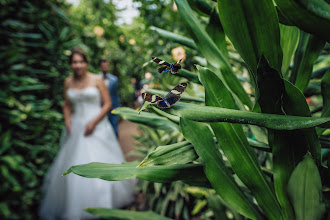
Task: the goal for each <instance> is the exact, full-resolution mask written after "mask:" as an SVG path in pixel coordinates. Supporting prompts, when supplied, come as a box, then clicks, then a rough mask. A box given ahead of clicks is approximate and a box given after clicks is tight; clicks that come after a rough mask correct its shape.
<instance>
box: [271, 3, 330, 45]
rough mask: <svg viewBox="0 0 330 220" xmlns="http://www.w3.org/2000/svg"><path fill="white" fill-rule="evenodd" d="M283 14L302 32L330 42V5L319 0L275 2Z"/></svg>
mask: <svg viewBox="0 0 330 220" xmlns="http://www.w3.org/2000/svg"><path fill="white" fill-rule="evenodd" d="M275 2H276V5H277V6H278V8H279V9H280V11H281V13H282V14H283V15H284V16H285V17H286V19H288V20H289V21H290V22H291V23H293V24H294V25H296V26H297V27H299V28H300V29H301V30H303V31H305V32H308V33H311V34H315V35H317V36H319V37H320V38H323V40H326V41H328V42H329V41H330V32H329V31H328V30H330V22H329V21H330V13H329V11H330V5H329V4H328V3H327V2H326V1H319V0H310V1H305V0H275Z"/></svg>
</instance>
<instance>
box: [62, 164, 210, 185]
mask: <svg viewBox="0 0 330 220" xmlns="http://www.w3.org/2000/svg"><path fill="white" fill-rule="evenodd" d="M138 165H139V162H128V163H123V164H106V163H96V162H94V163H89V164H83V165H77V166H72V167H70V169H68V170H67V171H66V172H64V173H63V175H64V176H65V175H67V174H69V173H71V172H72V173H74V174H77V175H79V176H83V177H87V178H99V179H103V180H108V181H119V180H126V179H131V178H135V177H137V178H140V179H144V180H148V181H151V182H160V183H169V182H173V181H177V180H181V181H184V182H187V183H188V184H191V185H201V186H208V185H209V182H208V180H207V179H206V177H205V174H204V171H203V166H202V165H200V164H180V165H168V166H149V167H137V166H138Z"/></svg>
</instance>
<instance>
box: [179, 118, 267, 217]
mask: <svg viewBox="0 0 330 220" xmlns="http://www.w3.org/2000/svg"><path fill="white" fill-rule="evenodd" d="M180 127H181V131H182V133H183V136H184V137H185V138H186V140H188V141H189V142H191V143H192V144H193V146H194V148H195V151H196V153H197V154H198V155H199V156H200V157H201V158H202V160H203V164H204V172H205V175H206V176H207V178H208V180H209V181H210V183H211V185H212V186H213V188H214V189H215V190H216V192H217V193H218V194H219V196H220V197H221V198H222V199H223V200H224V201H225V202H226V203H227V204H228V205H229V206H230V207H231V208H233V209H234V210H236V211H237V212H239V213H240V214H242V215H244V216H247V217H248V218H251V219H260V218H261V216H260V214H259V212H258V210H257V209H256V207H255V206H254V205H253V203H251V202H250V201H249V200H248V199H247V198H246V196H245V195H244V193H243V192H242V190H241V189H240V188H239V186H238V185H237V184H236V182H235V180H234V178H233V177H232V175H231V174H230V172H229V171H228V169H227V167H226V165H225V164H224V162H223V160H222V155H221V153H220V151H219V149H218V148H217V146H216V145H215V143H214V140H213V135H212V133H211V131H210V129H209V127H208V126H207V125H206V124H203V123H198V122H194V121H190V120H187V119H184V118H181V119H180Z"/></svg>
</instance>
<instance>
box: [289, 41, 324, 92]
mask: <svg viewBox="0 0 330 220" xmlns="http://www.w3.org/2000/svg"><path fill="white" fill-rule="evenodd" d="M324 45H325V41H324V40H321V39H319V38H318V37H315V36H310V37H309V39H308V42H307V45H306V49H305V51H304V54H303V57H302V59H301V61H300V65H299V67H297V69H298V70H297V72H296V73H294V74H295V76H296V78H295V81H294V84H295V86H296V87H298V88H299V89H300V90H301V91H304V90H305V88H306V87H307V85H308V83H309V81H310V78H311V76H312V73H313V64H314V62H315V61H316V59H317V58H318V57H319V55H320V53H321V51H322V49H323V47H324Z"/></svg>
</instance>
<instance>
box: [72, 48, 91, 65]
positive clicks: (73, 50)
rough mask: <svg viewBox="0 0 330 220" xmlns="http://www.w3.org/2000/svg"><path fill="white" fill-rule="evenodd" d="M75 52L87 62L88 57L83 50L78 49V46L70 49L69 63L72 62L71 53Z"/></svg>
mask: <svg viewBox="0 0 330 220" xmlns="http://www.w3.org/2000/svg"><path fill="white" fill-rule="evenodd" d="M75 54H79V55H80V56H82V58H83V59H84V61H85V62H86V63H88V58H87V55H86V53H85V51H83V50H82V49H80V48H73V49H72V50H71V55H70V56H69V64H71V63H72V57H73V55H75Z"/></svg>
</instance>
